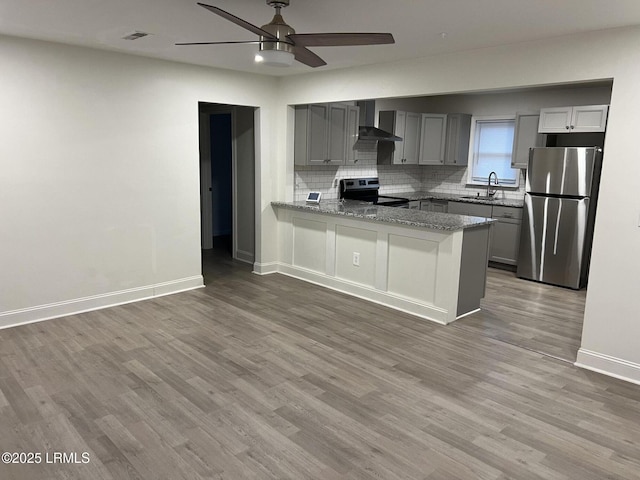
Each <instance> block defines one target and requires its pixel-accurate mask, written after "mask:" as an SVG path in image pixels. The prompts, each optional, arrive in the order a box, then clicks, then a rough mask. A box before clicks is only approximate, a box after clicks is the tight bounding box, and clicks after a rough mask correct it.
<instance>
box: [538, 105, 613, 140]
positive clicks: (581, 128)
mask: <svg viewBox="0 0 640 480" xmlns="http://www.w3.org/2000/svg"><path fill="white" fill-rule="evenodd" d="M608 112H609V106H608V105H582V106H574V107H554V108H543V109H541V110H540V122H539V124H538V132H539V133H574V132H604V131H605V128H606V125H607V114H608Z"/></svg>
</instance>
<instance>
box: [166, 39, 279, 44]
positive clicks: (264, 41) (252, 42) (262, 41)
mask: <svg viewBox="0 0 640 480" xmlns="http://www.w3.org/2000/svg"><path fill="white" fill-rule="evenodd" d="M234 43H236V44H244V45H260V44H261V43H288V42H282V41H280V40H277V39H276V40H271V39H269V40H241V41H237V42H184V43H176V45H229V44H234Z"/></svg>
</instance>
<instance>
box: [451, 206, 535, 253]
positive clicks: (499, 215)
mask: <svg viewBox="0 0 640 480" xmlns="http://www.w3.org/2000/svg"><path fill="white" fill-rule="evenodd" d="M448 213H455V214H458V215H470V216H473V217H487V218H494V219H495V220H497V221H496V222H494V223H493V226H492V228H491V248H490V250H489V261H491V262H496V263H504V264H507V265H516V264H517V261H518V247H519V245H520V224H521V222H522V208H516V207H503V206H498V205H485V204H478V203H465V202H449V212H448Z"/></svg>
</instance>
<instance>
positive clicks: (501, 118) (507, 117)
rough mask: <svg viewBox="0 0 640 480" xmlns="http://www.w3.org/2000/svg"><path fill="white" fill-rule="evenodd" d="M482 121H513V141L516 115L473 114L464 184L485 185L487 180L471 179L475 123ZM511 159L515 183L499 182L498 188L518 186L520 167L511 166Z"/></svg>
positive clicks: (473, 164) (514, 187)
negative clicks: (514, 172) (514, 171)
mask: <svg viewBox="0 0 640 480" xmlns="http://www.w3.org/2000/svg"><path fill="white" fill-rule="evenodd" d="M483 121H485V122H486V121H513V137H514V143H515V136H516V115H515V114H505V115H473V116H472V117H471V132H470V135H469V158H468V162H467V164H468V168H467V182H466V184H467V185H469V186H474V187H477V186H485V187H486V186H487V182H488V179H487V180H484V181H478V180H474V179H473V169H474V168H475V166H476V165H475V143H476V125H477V124H478V122H483ZM511 159H513V144H512V146H511ZM511 159H510V160H509V167H510V168H511V169H512V170H516V174H515V183H508V184H506V183H499V185H498V186H499V187H500V188H513V189H518V188H520V169H518V168H513V167H511Z"/></svg>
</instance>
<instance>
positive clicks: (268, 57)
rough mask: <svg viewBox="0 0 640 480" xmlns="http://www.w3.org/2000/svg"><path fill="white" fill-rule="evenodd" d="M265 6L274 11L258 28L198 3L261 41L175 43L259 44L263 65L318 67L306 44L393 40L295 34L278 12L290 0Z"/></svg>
mask: <svg viewBox="0 0 640 480" xmlns="http://www.w3.org/2000/svg"><path fill="white" fill-rule="evenodd" d="M266 1H267V5H270V6H272V7H273V8H275V10H276V13H275V15H274V17H273V20H271V21H270V22H269V23H267V24H266V25H263V26H262V27H257V26H255V25H253V24H251V23H249V22H247V21H246V20H243V19H241V18H239V17H236V16H235V15H232V14H231V13H229V12H226V11H224V10H222V9H221V8H218V7H214V6H212V5H206V4H204V3H199V2H198V5H200V6H201V7H203V8H206V9H207V10H209V11H210V12H213V13H215V14H216V15H220V16H221V17H222V18H224V19H226V20H229V21H230V22H233V23H235V24H236V25H239V26H241V27H242V28H244V29H246V30H249V31H250V32H252V33H255V34H256V35H259V36H260V40H247V41H236V42H189V43H176V45H223V44H255V45H259V51H258V54H257V55H256V58H255V59H256V62H262V63H264V64H265V65H272V66H278V67H288V66H290V65H291V64H292V63H293V60H294V58H295V59H296V60H297V61H298V62H301V63H304V64H305V65H308V66H309V67H313V68H315V67H321V66H323V65H326V64H327V62H325V61H324V60H322V58H320V57H319V56H318V55H316V54H315V53H313V52H312V51H311V50H309V49H308V48H307V47H340V46H352V45H382V44H389V43H395V41H394V39H393V35H391V34H390V33H296V32H295V30H294V29H293V28H291V27H290V26H289V25H287V24H286V23H285V21H284V19H283V18H282V15H280V9H282V8H284V7H287V6H288V5H289V0H266Z"/></svg>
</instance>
